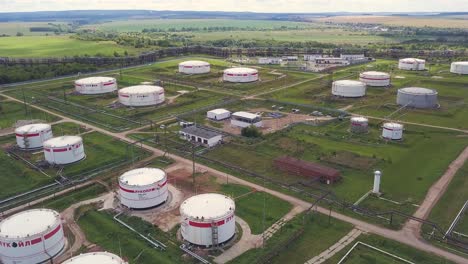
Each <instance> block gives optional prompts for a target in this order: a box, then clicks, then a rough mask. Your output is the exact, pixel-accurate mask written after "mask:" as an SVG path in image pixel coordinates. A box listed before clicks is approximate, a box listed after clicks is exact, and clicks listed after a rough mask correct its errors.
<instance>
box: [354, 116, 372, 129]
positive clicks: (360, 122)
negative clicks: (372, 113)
mask: <svg viewBox="0 0 468 264" xmlns="http://www.w3.org/2000/svg"><path fill="white" fill-rule="evenodd" d="M350 130H351V132H353V133H367V132H368V131H369V119H367V118H365V117H362V116H355V117H351V128H350Z"/></svg>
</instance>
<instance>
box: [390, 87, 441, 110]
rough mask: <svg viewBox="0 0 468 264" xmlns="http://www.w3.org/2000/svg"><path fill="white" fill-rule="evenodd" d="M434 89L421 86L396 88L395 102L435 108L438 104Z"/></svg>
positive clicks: (410, 105) (407, 105) (415, 106)
mask: <svg viewBox="0 0 468 264" xmlns="http://www.w3.org/2000/svg"><path fill="white" fill-rule="evenodd" d="M437 95H438V93H437V91H436V90H432V89H427V88H422V87H406V88H401V89H398V93H397V100H396V103H397V104H398V105H401V106H405V107H414V108H436V107H438V106H439V101H438V96H437Z"/></svg>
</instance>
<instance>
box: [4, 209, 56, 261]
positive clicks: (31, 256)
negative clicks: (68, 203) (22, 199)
mask: <svg viewBox="0 0 468 264" xmlns="http://www.w3.org/2000/svg"><path fill="white" fill-rule="evenodd" d="M64 247H65V236H64V233H63V227H62V220H61V219H60V215H59V213H57V212H56V211H53V210H49V209H32V210H27V211H23V212H20V213H17V214H15V215H12V216H10V217H7V218H5V219H4V220H3V221H2V222H0V263H4V264H31V263H43V262H46V261H48V260H49V259H50V258H53V257H55V256H57V255H59V254H60V253H61V252H62V249H63V248H64Z"/></svg>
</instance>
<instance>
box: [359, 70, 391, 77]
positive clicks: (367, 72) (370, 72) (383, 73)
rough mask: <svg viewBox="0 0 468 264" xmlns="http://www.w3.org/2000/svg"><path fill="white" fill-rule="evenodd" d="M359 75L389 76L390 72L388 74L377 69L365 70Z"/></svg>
mask: <svg viewBox="0 0 468 264" xmlns="http://www.w3.org/2000/svg"><path fill="white" fill-rule="evenodd" d="M361 75H370V76H386V77H390V74H388V73H386V72H379V71H366V72H363V73H361Z"/></svg>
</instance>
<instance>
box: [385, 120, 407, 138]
mask: <svg viewBox="0 0 468 264" xmlns="http://www.w3.org/2000/svg"><path fill="white" fill-rule="evenodd" d="M382 137H383V138H385V139H389V140H400V139H402V138H403V125H402V124H398V123H392V122H390V123H384V124H383V126H382Z"/></svg>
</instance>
